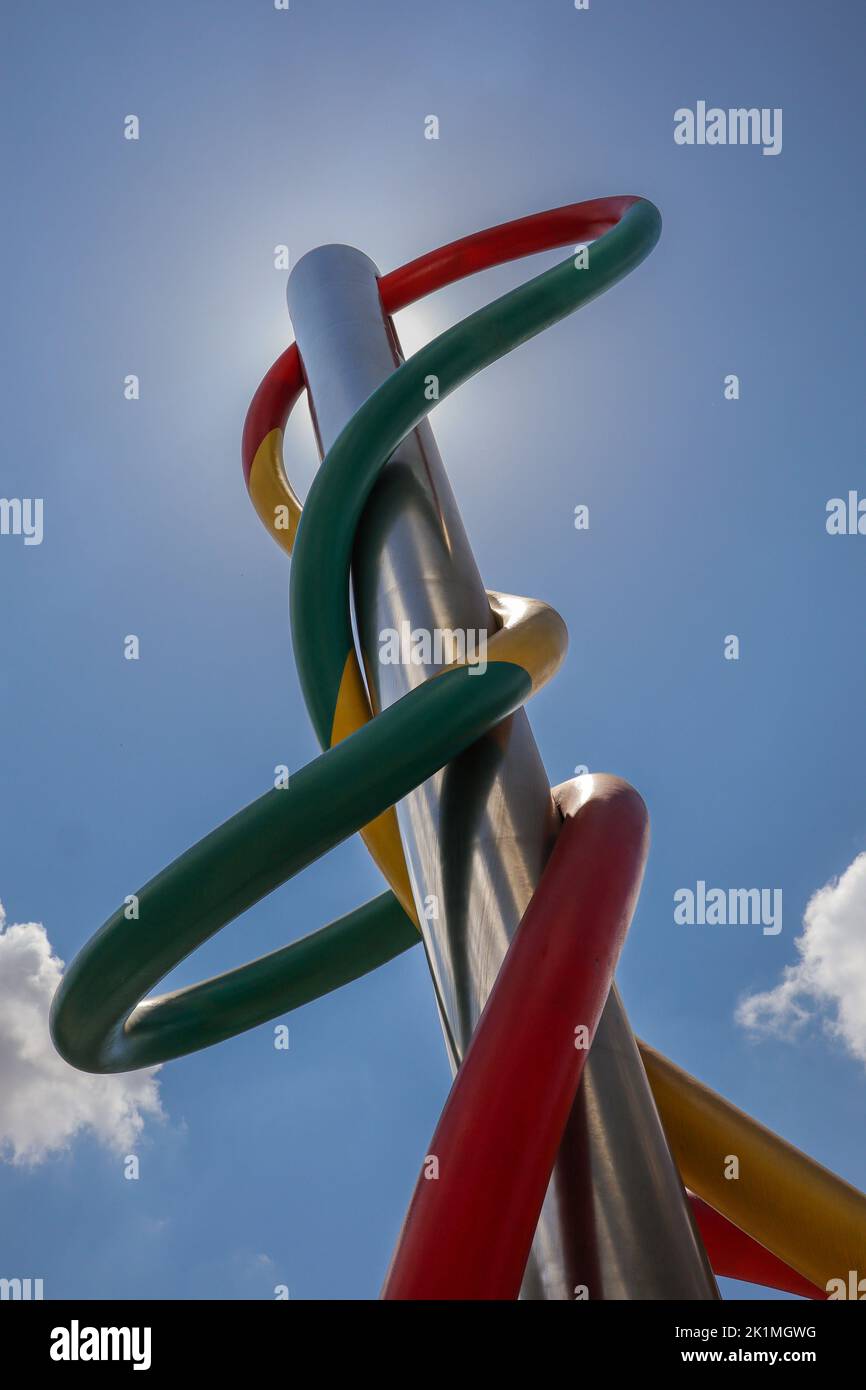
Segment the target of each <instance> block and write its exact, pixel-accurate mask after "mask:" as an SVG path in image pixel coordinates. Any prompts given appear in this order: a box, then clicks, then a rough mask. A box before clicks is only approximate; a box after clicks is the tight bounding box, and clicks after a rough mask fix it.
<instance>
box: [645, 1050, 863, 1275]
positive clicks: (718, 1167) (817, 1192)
mask: <svg viewBox="0 0 866 1390" xmlns="http://www.w3.org/2000/svg"><path fill="white" fill-rule="evenodd" d="M639 1046H640V1052H641V1057H642V1058H643V1063H644V1066H645V1068H646V1073H647V1077H648V1078H649V1083H650V1086H651V1087H652V1092H653V1095H654V1096H655V1101H656V1105H657V1106H658V1108H659V1113H660V1115H661V1118H662V1123H663V1124H664V1127H665V1131H666V1133H667V1136H668V1141H669V1143H670V1146H671V1151H672V1153H673V1155H674V1158H675V1160H676V1162H677V1165H678V1167H679V1170H680V1174H681V1176H682V1179H683V1182H684V1183H685V1184H686V1186H687V1187H690V1188H691V1189H692V1191H694V1192H697V1194H698V1196H700V1197H703V1198H704V1200H705V1201H706V1202H709V1203H710V1205H711V1206H713V1207H715V1208H716V1210H717V1211H720V1212H721V1213H722V1215H723V1216H726V1217H727V1218H728V1220H729V1221H733V1222H734V1224H735V1225H737V1226H739V1227H740V1229H741V1230H743V1231H746V1232H747V1233H748V1234H749V1235H750V1236H753V1237H754V1238H755V1240H758V1241H760V1242H761V1244H762V1245H765V1246H766V1247H767V1249H768V1250H771V1251H772V1252H773V1254H774V1255H778V1256H779V1258H780V1259H782V1260H784V1261H785V1262H786V1264H789V1265H791V1267H792V1268H793V1269H796V1270H797V1272H798V1273H799V1274H802V1275H804V1277H805V1278H807V1279H810V1280H811V1281H812V1283H813V1284H817V1285H818V1287H819V1288H822V1289H826V1288H827V1285H828V1282H829V1281H830V1280H831V1279H841V1280H843V1281H844V1283H845V1285H846V1287H847V1286H848V1274H849V1271H850V1270H856V1271H858V1278H859V1277H861V1276H866V1197H864V1195H863V1194H862V1192H858V1191H857V1189H856V1188H854V1187H852V1186H851V1185H850V1183H847V1182H845V1181H844V1180H843V1179H842V1178H837V1177H836V1176H835V1174H834V1173H831V1172H830V1171H829V1170H828V1169H827V1168H824V1167H822V1166H821V1164H820V1163H815V1161H814V1160H813V1159H811V1158H807V1157H806V1155H805V1154H804V1153H801V1152H800V1150H799V1149H795V1148H794V1146H793V1145H792V1144H788V1143H786V1142H785V1140H784V1139H780V1138H779V1137H778V1135H776V1134H773V1133H772V1132H771V1131H770V1130H769V1129H766V1128H765V1127H764V1126H763V1125H761V1124H759V1123H758V1121H757V1120H753V1119H751V1117H750V1116H749V1115H746V1114H745V1113H744V1112H743V1111H742V1110H738V1109H737V1107H736V1106H735V1105H732V1104H731V1102H730V1101H727V1100H725V1099H724V1098H723V1097H722V1096H719V1095H716V1093H715V1092H714V1091H711V1090H710V1089H709V1087H708V1086H704V1085H703V1084H702V1083H701V1082H700V1081H697V1080H696V1079H695V1077H693V1076H689V1074H688V1072H684V1071H682V1070H681V1069H680V1068H679V1067H677V1066H675V1065H674V1063H673V1062H670V1061H668V1059H667V1058H666V1057H663V1056H662V1055H661V1054H660V1053H658V1052H656V1051H655V1050H654V1049H653V1048H651V1047H648V1046H647V1044H646V1043H643V1042H642V1043H640V1044H639ZM732 1156H733V1157H736V1158H737V1159H738V1160H739V1177H738V1178H726V1177H725V1169H726V1166H727V1167H728V1169H729V1171H730V1168H731V1166H732V1165H731V1164H730V1158H731V1157H732Z"/></svg>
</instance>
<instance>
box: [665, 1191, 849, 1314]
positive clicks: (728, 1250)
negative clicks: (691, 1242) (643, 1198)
mask: <svg viewBox="0 0 866 1390" xmlns="http://www.w3.org/2000/svg"><path fill="white" fill-rule="evenodd" d="M689 1199H690V1201H691V1204H692V1211H693V1212H694V1214H695V1220H696V1221H697V1223H698V1230H699V1231H700V1233H701V1239H702V1240H703V1242H704V1246H705V1248H706V1252H707V1255H708V1256H709V1260H710V1264H711V1265H712V1267H713V1269H714V1270H715V1271H716V1274H721V1275H724V1276H725V1277H726V1278H728V1279H743V1280H744V1281H745V1282H746V1283H747V1284H763V1285H764V1286H765V1288H768V1289H781V1291H782V1292H783V1293H796V1294H799V1295H800V1296H801V1298H815V1299H819V1298H826V1297H827V1291H826V1289H819V1288H818V1286H817V1284H813V1283H811V1282H810V1280H808V1279H804V1278H803V1275H802V1274H798V1273H797V1271H796V1270H795V1269H792V1268H791V1266H790V1265H787V1264H785V1261H784V1260H780V1259H779V1257H778V1255H774V1254H772V1252H771V1251H770V1250H768V1249H767V1247H766V1246H765V1245H761V1244H759V1242H758V1241H756V1240H754V1239H753V1238H752V1237H751V1236H749V1235H746V1232H745V1231H741V1230H740V1228H739V1226H735V1225H734V1223H733V1221H729V1220H728V1218H727V1217H726V1216H722V1214H721V1212H719V1211H716V1209H715V1207H711V1206H709V1205H708V1204H707V1203H706V1202H704V1201H703V1200H702V1199H701V1198H700V1197H697V1196H696V1195H695V1193H694V1192H690V1193H689Z"/></svg>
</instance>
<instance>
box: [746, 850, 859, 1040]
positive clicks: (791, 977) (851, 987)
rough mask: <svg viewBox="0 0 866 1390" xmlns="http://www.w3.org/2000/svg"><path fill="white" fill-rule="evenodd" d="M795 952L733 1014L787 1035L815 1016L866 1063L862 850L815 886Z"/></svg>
mask: <svg viewBox="0 0 866 1390" xmlns="http://www.w3.org/2000/svg"><path fill="white" fill-rule="evenodd" d="M794 945H795V946H796V948H797V952H798V954H799V957H800V958H799V960H798V961H797V963H796V965H788V966H786V967H785V970H784V972H783V974H782V978H781V980H780V981H779V983H778V984H777V985H776V986H775V987H774V988H773V989H770V990H767V991H766V992H765V993H760V994H751V995H749V996H748V997H747V998H745V999H743V1000H741V1002H740V1003H739V1005H738V1006H737V1010H736V1014H735V1018H736V1020H737V1022H738V1023H739V1024H741V1025H742V1026H743V1027H744V1028H746V1029H748V1030H749V1032H751V1033H753V1034H764V1035H773V1036H775V1037H783V1038H791V1037H794V1036H796V1035H797V1033H799V1032H800V1031H801V1030H802V1029H803V1027H804V1026H805V1025H806V1024H807V1023H808V1022H809V1021H810V1020H813V1019H819V1020H820V1021H821V1023H822V1024H823V1026H824V1028H825V1029H826V1030H827V1031H828V1032H829V1033H831V1034H832V1035H833V1036H834V1037H837V1038H839V1039H841V1041H842V1042H843V1043H844V1044H845V1046H846V1048H847V1049H848V1051H849V1052H850V1053H851V1054H852V1055H853V1056H854V1057H856V1058H857V1059H858V1061H860V1062H863V1063H864V1065H866V854H859V855H858V856H857V858H856V859H855V860H854V862H853V864H850V865H849V866H848V868H847V869H846V870H845V872H844V874H842V877H841V878H839V879H834V880H833V882H831V883H828V884H826V885H825V886H824V887H823V888H819V890H818V892H817V893H815V894H813V896H812V897H811V898H810V900H809V904H808V906H807V908H806V912H805V914H804V917H803V934H802V936H799V937H797V940H796V941H795V942H794Z"/></svg>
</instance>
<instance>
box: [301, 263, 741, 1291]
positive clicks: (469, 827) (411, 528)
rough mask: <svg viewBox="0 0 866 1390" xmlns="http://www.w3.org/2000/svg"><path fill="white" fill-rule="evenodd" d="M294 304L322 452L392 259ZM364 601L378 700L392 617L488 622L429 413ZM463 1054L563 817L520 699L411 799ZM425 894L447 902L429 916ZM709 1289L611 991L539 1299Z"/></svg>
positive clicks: (367, 383)
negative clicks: (382, 642) (381, 654)
mask: <svg viewBox="0 0 866 1390" xmlns="http://www.w3.org/2000/svg"><path fill="white" fill-rule="evenodd" d="M288 303H289V311H290V313H291V317H292V321H293V324H294V328H295V334H296V338H297V342H298V347H299V350H300V353H301V359H302V362H303V366H304V373H305V376H306V380H307V385H308V388H309V397H310V405H311V410H312V414H313V420H314V425H315V429H316V434H317V438H318V443H319V448H320V451H321V452H322V454H324V453H325V452H326V451H327V449H328V448H329V447H330V445H331V444H332V443H333V442H334V440H335V439H336V437H337V435H338V434H339V433H340V431H341V430H342V428H343V426H344V425H345V424H346V423H347V421H348V420H349V418H350V417H351V416H352V415H353V414H354V412H355V411H356V410H357V409H358V407H359V406H360V405H362V404H363V402H364V401H365V400H366V399H367V397H368V396H369V395H370V394H371V392H372V391H374V390H375V389H376V387H377V386H379V385H381V383H382V382H383V381H384V380H385V379H386V377H387V376H389V375H390V373H391V372H392V371H393V370H394V368H395V366H396V365H397V364H398V363H399V362H400V360H402V359H401V354H400V348H399V343H398V340H397V337H396V333H395V331H394V328H393V324H392V323H391V322H390V320H389V319H387V318H386V317H385V315H384V314H383V311H382V307H381V303H380V299H379V292H378V286H377V270H376V267H375V266H374V264H373V263H372V261H370V260H369V259H368V257H367V256H365V255H363V253H362V252H360V251H357V250H354V249H353V248H351V247H348V246H322V247H319V248H318V249H317V250H315V251H312V252H310V253H309V254H308V255H306V256H304V257H303V259H302V260H300V261H299V262H298V264H297V266H296V267H295V269H294V270H293V272H292V274H291V276H290V278H289V287H288ZM353 584H354V597H355V612H356V620H357V625H358V633H359V638H360V642H361V647H362V650H363V652H364V654H365V659H366V665H367V671H368V679H369V680H370V682H371V687H372V690H371V694H372V698H373V701H374V705H375V707H376V708H385V707H387V706H388V705H390V704H392V703H393V702H394V701H395V700H398V699H399V698H400V697H401V696H402V695H405V694H406V692H407V691H408V690H410V689H412V688H413V687H414V686H415V685H417V684H419V683H420V682H422V681H423V680H425V679H426V678H427V677H428V675H430V674H431V673H432V669H433V668H429V667H428V668H425V667H424V666H421V665H414V664H411V665H410V664H406V665H397V664H394V665H385V664H383V663H381V662H380V661H379V660H378V659H377V655H378V650H379V634H380V633H381V632H382V631H383V630H384V629H388V628H391V629H395V630H396V631H398V632H399V631H401V625H402V624H403V623H407V622H408V623H409V625H410V627H411V628H412V629H424V630H426V631H428V632H433V631H436V630H440V631H442V630H456V631H459V630H463V631H466V630H476V631H477V630H484V631H487V632H492V631H493V630H494V626H495V625H494V623H493V620H492V617H491V613H490V608H489V604H488V601H487V598H486V595H485V591H484V585H483V583H482V580H481V576H480V575H479V573H478V569H477V567H476V565H475V561H474V558H473V556H472V551H471V549H470V546H469V542H468V540H467V538H466V534H465V532H464V530H463V525H462V523H461V520H460V515H459V512H458V510H457V504H456V502H455V500H454V496H453V494H452V492H451V488H450V485H449V483H448V479H447V476H446V474H445V469H444V467H443V465H442V461H441V459H440V457H439V452H438V450H437V448H436V444H435V441H434V439H433V433H432V430H431V429H430V426H429V424H428V423H427V422H426V421H425V422H424V423H423V424H422V425H420V426H419V427H418V429H417V430H415V431H414V432H413V433H412V434H411V435H409V436H408V437H407V438H406V439H405V440H404V441H403V443H402V444H401V445H400V447H399V448H398V449H397V450H396V451H395V453H394V455H393V456H392V458H391V460H390V461H389V463H388V464H387V465H386V467H385V469H384V471H383V474H382V476H381V478H380V481H379V483H378V484H377V486H376V488H375V490H374V492H373V494H372V496H371V498H370V501H369V503H368V505H367V509H366V512H365V515H364V519H363V522H362V525H361V527H360V528H359V541H358V544H357V545H356V551H355V555H354V562H353ZM398 819H399V823H400V832H401V836H402V839H403V846H404V850H405V853H406V859H407V863H408V864H409V869H410V874H411V876H412V880H413V889H414V892H415V897H416V902H417V904H418V909H419V917H420V918H421V920H422V922H423V933H424V945H425V948H426V951H427V957H428V961H429V964H430V970H431V974H432V977H433V983H434V988H435V991H436V998H437V1001H438V1006H439V1014H440V1018H441V1021H442V1027H443V1031H444V1034H445V1039H446V1045H447V1048H448V1052H449V1056H450V1059H451V1064H452V1067H456V1066H457V1065H459V1061H460V1058H461V1057H462V1055H463V1052H464V1050H465V1048H466V1046H467V1044H468V1042H469V1039H470V1037H471V1035H472V1030H473V1029H474V1027H475V1024H476V1023H477V1021H478V1017H479V1014H480V1012H481V1009H482V1008H483V1006H484V1002H485V1000H486V998H487V995H488V994H489V992H490V989H491V987H492V985H493V982H494V980H495V978H496V974H497V971H498V970H499V966H500V964H501V962H502V958H503V956H504V954H505V951H506V949H507V946H508V942H509V940H510V938H511V936H512V935H513V934H514V932H515V930H516V928H517V925H518V923H519V921H520V918H521V916H522V914H523V912H524V910H525V908H526V906H527V904H528V902H529V899H530V898H531V896H532V893H533V891H534V889H535V887H536V885H537V883H538V881H539V878H540V876H541V872H542V869H543V868H544V864H545V861H546V858H547V855H548V854H549V852H550V849H551V846H552V844H553V841H554V839H555V836H556V833H557V828H558V818H557V812H556V810H555V807H554V805H553V801H552V797H551V794H550V788H549V785H548V781H547V777H546V775H545V772H544V767H543V764H542V762H541V758H540V755H539V753H538V749H537V748H536V745H535V741H534V739H533V737H532V734H531V731H530V728H529V723H528V721H527V719H526V716H525V714H524V713H523V712H522V711H521V712H520V713H518V714H516V715H514V716H513V717H512V718H511V719H508V720H506V721H505V722H504V723H503V724H501V725H500V726H499V727H498V728H497V729H495V730H493V731H492V732H491V733H490V734H488V735H487V736H486V737H485V738H483V739H482V740H480V742H479V743H477V744H476V745H475V746H474V747H472V748H471V749H469V750H468V751H467V752H466V753H465V754H464V755H463V756H462V757H461V758H459V759H457V760H456V761H455V762H453V763H451V764H449V766H448V767H447V768H445V769H444V770H443V771H442V772H440V773H439V774H437V776H435V777H433V778H431V780H430V781H429V782H426V783H425V784H424V785H423V786H421V787H419V788H418V789H417V790H416V791H414V792H413V793H412V794H411V795H410V796H408V797H407V798H406V799H405V801H403V802H401V804H400V806H399V808H398ZM425 904H427V905H428V907H429V906H430V905H431V904H432V905H435V909H436V915H425V910H424V909H425ZM584 1287H585V1288H586V1289H587V1291H588V1295H589V1297H590V1298H605V1299H609V1298H656V1299H706V1298H713V1297H716V1296H717V1290H716V1285H715V1280H714V1279H713V1276H712V1272H711V1270H710V1268H709V1265H708V1262H707V1260H706V1256H705V1254H704V1251H703V1247H702V1245H701V1242H700V1240H699V1238H698V1237H697V1235H696V1233H695V1229H694V1226H693V1223H692V1219H691V1213H690V1210H689V1207H688V1203H687V1200H686V1198H685V1194H684V1192H683V1187H682V1183H681V1181H680V1178H679V1174H678V1173H677V1171H676V1168H675V1166H674V1163H673V1160H672V1159H671V1156H670V1152H669V1150H668V1147H667V1142H666V1140H665V1136H664V1133H663V1130H662V1127H661V1123H660V1121H659V1118H658V1114H657V1112H656V1109H655V1105H654V1102H653V1099H652V1096H651V1094H650V1090H649V1086H648V1083H647V1080H646V1076H645V1074H644V1071H643V1066H642V1063H641V1061H640V1057H639V1055H638V1052H637V1048H636V1046H635V1043H634V1039H633V1036H632V1033H631V1029H630V1027H629V1024H628V1020H627V1019H626V1017H625V1013H624V1011H623V1008H622V1004H621V1003H620V1000H619V996H618V994H617V991H616V989H614V990H612V991H611V995H610V997H609V999H608V1004H607V1007H606V1009H605V1012H604V1016H603V1019H602V1023H601V1025H600V1027H599V1029H598V1032H597V1034H596V1038H595V1040H594V1043H593V1047H592V1051H591V1053H590V1056H589V1059H588V1062H587V1067H586V1071H585V1073H584V1082H583V1085H582V1087H581V1091H580V1093H579V1096H578V1099H577V1101H576V1102H575V1106H574V1109H573V1111H572V1115H571V1119H570V1121H569V1124H568V1127H567V1130H566V1134H565V1138H564V1141H563V1145H562V1148H561V1150H560V1155H559V1158H558V1160H557V1165H556V1168H555V1170H554V1174H553V1177H552V1179H551V1184H550V1188H549V1190H548V1194H547V1198H546V1200H545V1205H544V1210H543V1213H542V1217H541V1221H540V1223H539V1228H538V1232H537V1235H536V1239H535V1243H534V1246H533V1255H532V1258H531V1260H530V1266H529V1268H528V1270H527V1276H526V1280H525V1284H524V1296H525V1297H538V1298H556V1299H573V1298H575V1297H576V1296H580V1295H579V1292H578V1291H579V1290H581V1289H582V1288H584Z"/></svg>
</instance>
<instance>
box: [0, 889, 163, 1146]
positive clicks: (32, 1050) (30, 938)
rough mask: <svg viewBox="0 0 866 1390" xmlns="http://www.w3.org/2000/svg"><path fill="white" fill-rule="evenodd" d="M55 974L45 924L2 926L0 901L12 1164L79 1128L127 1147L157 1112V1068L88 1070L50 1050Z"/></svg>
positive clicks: (3, 1129) (5, 1119)
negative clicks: (119, 1071)
mask: <svg viewBox="0 0 866 1390" xmlns="http://www.w3.org/2000/svg"><path fill="white" fill-rule="evenodd" d="M62 972H63V962H62V961H61V960H58V958H57V956H55V955H54V953H53V951H52V949H51V942H50V941H49V940H48V936H47V934H46V931H45V928H44V927H43V926H42V925H41V924H40V923H39V922H22V923H18V924H17V925H12V926H6V914H5V912H4V910H3V906H2V904H0V1158H3V1159H6V1160H10V1161H11V1162H13V1163H39V1162H41V1161H42V1160H43V1159H44V1158H47V1157H48V1155H49V1154H52V1153H56V1152H58V1151H60V1150H62V1149H65V1148H67V1147H68V1146H69V1144H70V1142H71V1140H72V1139H73V1138H74V1136H75V1135H77V1134H79V1133H80V1132H82V1131H85V1130H88V1131H90V1132H91V1133H92V1134H94V1135H95V1136H96V1137H97V1139H99V1140H100V1141H101V1142H102V1143H104V1144H107V1145H108V1146H109V1147H110V1148H112V1149H115V1150H117V1151H118V1152H121V1153H126V1152H129V1150H130V1148H131V1147H132V1145H133V1144H134V1141H135V1139H136V1138H137V1137H138V1135H139V1134H140V1133H141V1131H142V1129H143V1127H144V1123H145V1117H146V1116H148V1115H151V1116H153V1117H154V1118H158V1117H161V1116H162V1113H163V1112H162V1108H161V1106H160V1101H159V1083H158V1082H157V1081H156V1080H155V1079H154V1073H155V1071H156V1070H157V1068H150V1069H148V1070H146V1071H138V1072H129V1073H126V1074H125V1075H121V1076H91V1075H90V1074H89V1073H87V1072H80V1071H76V1070H75V1068H74V1067H70V1066H69V1064H68V1063H67V1062H64V1061H63V1060H62V1059H61V1058H60V1057H59V1056H58V1055H57V1053H56V1052H55V1050H54V1046H53V1044H52V1042H51V1038H50V1036H49V1033H48V1010H49V1007H50V1005H51V1000H52V998H53V996H54V991H55V990H56V988H57V986H58V984H59V983H60V977H61V975H62Z"/></svg>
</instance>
